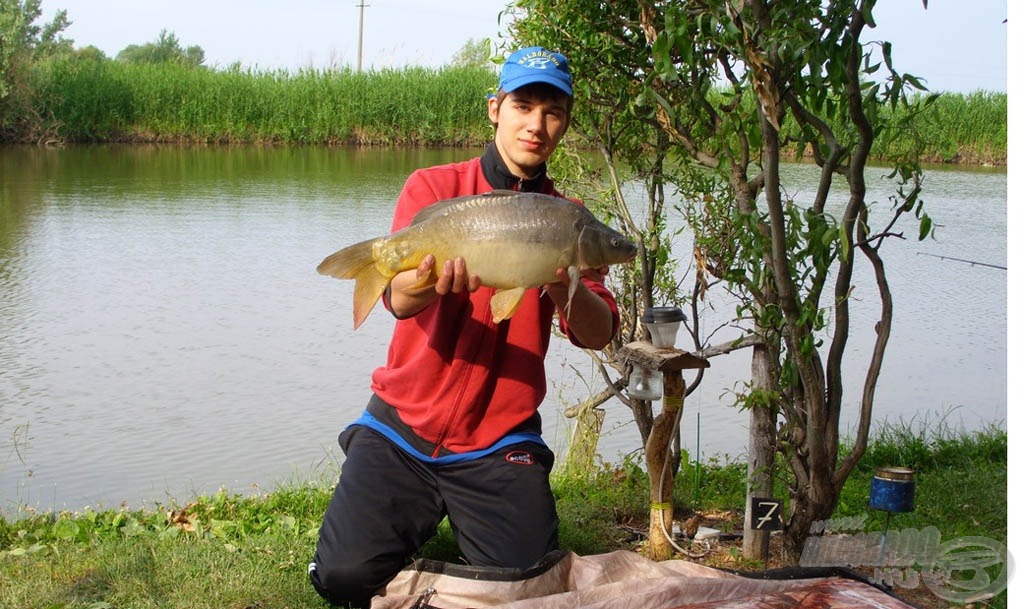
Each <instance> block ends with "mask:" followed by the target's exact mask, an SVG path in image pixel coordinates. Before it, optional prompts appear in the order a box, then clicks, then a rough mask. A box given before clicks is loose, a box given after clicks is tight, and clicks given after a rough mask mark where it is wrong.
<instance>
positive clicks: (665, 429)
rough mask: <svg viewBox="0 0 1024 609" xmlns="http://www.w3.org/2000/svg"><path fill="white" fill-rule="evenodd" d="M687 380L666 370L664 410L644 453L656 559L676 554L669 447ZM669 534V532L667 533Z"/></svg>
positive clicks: (651, 554) (652, 549) (651, 543)
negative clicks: (671, 536)
mask: <svg viewBox="0 0 1024 609" xmlns="http://www.w3.org/2000/svg"><path fill="white" fill-rule="evenodd" d="M685 394H686V383H685V381H684V380H683V375H682V373H681V372H679V371H678V370H669V371H666V372H665V395H664V397H663V398H662V409H661V414H659V415H658V416H657V417H656V418H655V419H654V426H653V427H652V429H651V435H650V436H649V437H648V438H647V444H646V446H645V448H644V455H645V458H646V462H647V475H648V477H649V478H650V486H651V492H650V496H651V523H650V527H649V534H648V556H649V557H650V558H652V559H654V560H666V559H668V558H671V557H672V549H673V548H672V543H671V541H670V540H669V537H668V535H671V532H672V516H673V514H672V510H673V507H672V494H673V493H672V490H673V482H674V477H673V468H672V467H668V461H669V458H670V455H669V448H670V446H671V443H672V439H673V438H674V437H675V429H676V428H677V427H678V424H679V416H680V415H681V414H682V410H683V395H685ZM666 533H667V534H666Z"/></svg>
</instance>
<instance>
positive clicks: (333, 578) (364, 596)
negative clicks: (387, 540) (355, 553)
mask: <svg viewBox="0 0 1024 609" xmlns="http://www.w3.org/2000/svg"><path fill="white" fill-rule="evenodd" d="M395 573H396V571H395V570H394V569H393V568H387V569H383V568H381V566H379V565H373V564H370V563H355V564H352V563H335V564H326V565H322V564H319V563H316V566H315V568H313V569H311V570H310V572H309V579H310V581H311V582H312V583H313V587H314V588H315V589H316V591H317V592H318V593H319V594H320V596H322V597H324V598H325V599H327V600H328V601H330V603H331V604H332V605H341V606H352V607H369V606H370V598H371V597H372V596H373V595H374V594H375V593H377V592H379V591H380V590H382V589H383V588H384V586H386V585H387V582H388V581H390V580H391V578H392V577H394V575H395Z"/></svg>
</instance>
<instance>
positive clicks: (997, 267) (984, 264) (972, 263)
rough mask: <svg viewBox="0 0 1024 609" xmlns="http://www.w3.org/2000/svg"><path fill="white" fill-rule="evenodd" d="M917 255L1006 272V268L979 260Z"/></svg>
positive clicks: (922, 253) (924, 254)
mask: <svg viewBox="0 0 1024 609" xmlns="http://www.w3.org/2000/svg"><path fill="white" fill-rule="evenodd" d="M917 255H918V256H931V257H932V258H941V259H943V260H955V261H957V262H966V263H967V264H969V265H971V266H975V265H977V266H987V267H990V268H993V269H1003V270H1004V271H1005V270H1006V267H1005V266H999V265H998V264H989V263H987V262H978V261H977V260H964V259H963V258H954V257H952V256H940V255H938V254H927V253H925V252H918V253H917Z"/></svg>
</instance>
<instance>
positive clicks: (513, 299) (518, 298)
mask: <svg viewBox="0 0 1024 609" xmlns="http://www.w3.org/2000/svg"><path fill="white" fill-rule="evenodd" d="M525 294H526V288H510V289H508V290H497V291H496V292H494V296H491V315H493V316H494V323H501V322H502V321H505V320H506V319H508V318H509V317H512V315H513V314H514V313H515V312H516V309H518V308H519V303H521V302H522V301H523V295H525Z"/></svg>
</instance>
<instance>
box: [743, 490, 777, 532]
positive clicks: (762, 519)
mask: <svg viewBox="0 0 1024 609" xmlns="http://www.w3.org/2000/svg"><path fill="white" fill-rule="evenodd" d="M750 508H751V510H750V520H751V524H752V526H753V527H754V530H756V531H778V530H781V529H782V502H781V501H779V500H778V499H770V498H766V497H751V498H750Z"/></svg>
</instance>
